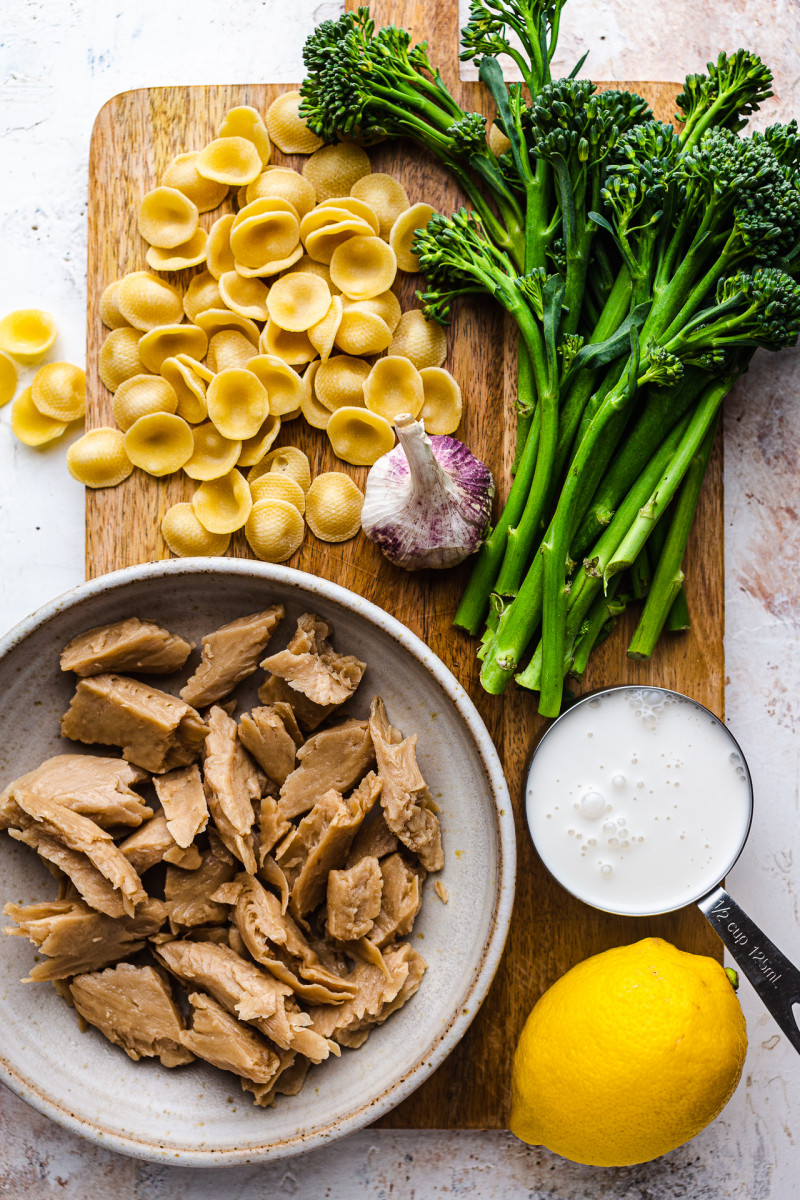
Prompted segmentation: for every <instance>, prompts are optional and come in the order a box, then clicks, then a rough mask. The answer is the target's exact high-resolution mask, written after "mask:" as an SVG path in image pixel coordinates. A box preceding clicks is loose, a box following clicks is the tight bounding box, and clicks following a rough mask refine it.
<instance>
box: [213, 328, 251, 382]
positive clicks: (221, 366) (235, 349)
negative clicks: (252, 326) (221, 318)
mask: <svg viewBox="0 0 800 1200" xmlns="http://www.w3.org/2000/svg"><path fill="white" fill-rule="evenodd" d="M257 354H258V347H257V346H254V345H253V343H252V342H251V341H250V340H249V338H246V337H245V336H244V334H243V333H239V330H238V329H221V330H220V331H219V333H215V334H214V335H213V337H211V338H209V342H208V354H207V355H206V362H207V363H208V365H209V367H210V368H211V370H212V371H214V373H215V374H216V373H217V372H219V371H226V370H228V368H230V367H246V366H247V364H248V363H249V362H250V359H251V358H255V356H256V355H257Z"/></svg>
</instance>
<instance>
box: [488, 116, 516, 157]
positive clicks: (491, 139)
mask: <svg viewBox="0 0 800 1200" xmlns="http://www.w3.org/2000/svg"><path fill="white" fill-rule="evenodd" d="M486 140H487V142H488V143H489V149H490V150H491V152H492V154H494V155H496V157H497V158H499V157H500V155H501V154H505V152H506V150H510V149H511V142H510V141H509V140H508V138H507V137H506V135H505V134H504V133H503V131H502V129H501V128H500V126H499V125H498V124H497V122H496V121H492V123H491V125H490V126H489V133H488V134H487V137H486Z"/></svg>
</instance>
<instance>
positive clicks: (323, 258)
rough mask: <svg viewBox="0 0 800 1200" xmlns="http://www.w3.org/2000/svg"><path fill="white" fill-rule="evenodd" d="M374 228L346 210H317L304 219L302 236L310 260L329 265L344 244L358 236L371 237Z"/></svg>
mask: <svg viewBox="0 0 800 1200" xmlns="http://www.w3.org/2000/svg"><path fill="white" fill-rule="evenodd" d="M372 233H373V230H372V226H371V225H369V223H368V222H367V221H364V220H362V218H361V217H356V216H354V215H353V214H352V213H349V212H347V211H346V210H345V209H343V208H342V209H337V208H324V207H323V208H315V209H314V210H313V211H312V212H310V213H309V214H308V215H307V216H305V217H303V221H302V224H301V228H300V235H301V238H302V241H303V245H304V246H305V248H306V253H307V254H308V256H309V258H313V259H316V261H317V262H321V263H325V264H328V263H330V261H331V259H332V258H333V252H334V250H335V249H336V247H337V246H340V245H341V244H342V242H346V241H347V239H348V238H351V237H356V236H366V237H369V236H370V235H371V234H372Z"/></svg>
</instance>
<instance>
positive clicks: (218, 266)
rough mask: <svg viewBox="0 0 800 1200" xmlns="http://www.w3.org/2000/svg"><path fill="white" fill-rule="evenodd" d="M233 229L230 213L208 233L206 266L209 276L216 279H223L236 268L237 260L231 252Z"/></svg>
mask: <svg viewBox="0 0 800 1200" xmlns="http://www.w3.org/2000/svg"><path fill="white" fill-rule="evenodd" d="M232 228H233V214H232V213H229V214H228V215H227V216H225V217H219V218H218V219H217V220H216V221H215V222H214V224H213V225H212V226H211V228H210V229H209V231H208V243H207V245H206V264H207V266H208V270H209V274H211V275H213V276H214V278H215V279H221V278H222V276H223V275H224V274H225V272H226V271H233V270H235V268H236V260H235V258H234V257H233V251H232V250H231V229H232Z"/></svg>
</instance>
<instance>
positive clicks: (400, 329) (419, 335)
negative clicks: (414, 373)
mask: <svg viewBox="0 0 800 1200" xmlns="http://www.w3.org/2000/svg"><path fill="white" fill-rule="evenodd" d="M389 353H390V354H399V355H401V356H402V357H403V358H408V359H410V360H411V362H412V363H413V364H414V366H415V367H416V368H417V370H418V371H421V370H422V368H423V367H440V366H441V365H442V363H443V362H444V360H445V358H446V357H447V334H446V333H445V331H444V329H443V328H442V326H441V325H437V323H436V322H435V321H426V320H425V317H424V316H423V315H422V309H421V308H412V309H409V311H408V312H404V313H403V315H402V317H401V318H400V320H399V322H398V325H397V328H396V329H395V331H394V337H393V338H392V341H391V345H390V346H389Z"/></svg>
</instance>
